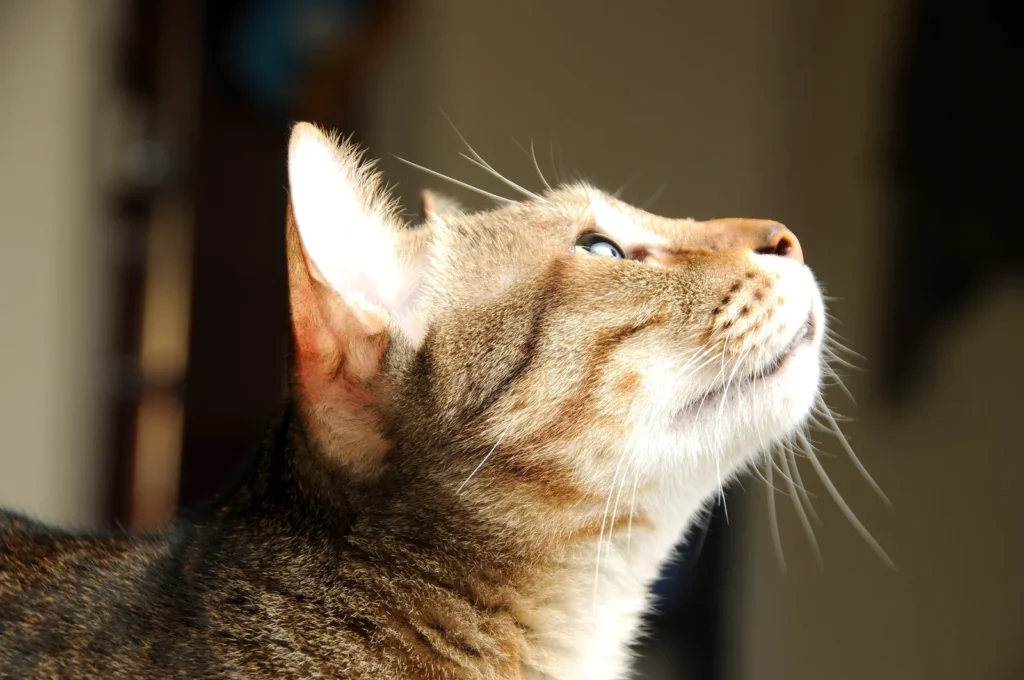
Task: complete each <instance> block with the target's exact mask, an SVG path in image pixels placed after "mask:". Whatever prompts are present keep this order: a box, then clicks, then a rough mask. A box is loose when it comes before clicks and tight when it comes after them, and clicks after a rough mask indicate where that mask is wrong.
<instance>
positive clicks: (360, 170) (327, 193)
mask: <svg viewBox="0 0 1024 680" xmlns="http://www.w3.org/2000/svg"><path fill="white" fill-rule="evenodd" d="M361 160H362V159H361V157H360V154H359V153H358V152H357V151H356V150H355V149H354V148H353V147H351V146H350V145H348V144H346V143H343V142H342V143H338V142H336V141H335V140H333V139H331V138H330V137H328V136H327V135H325V134H324V133H323V132H321V131H320V130H319V129H317V128H316V127H314V126H313V125H310V124H308V123H300V124H299V125H297V126H296V127H295V129H294V130H293V131H292V137H291V142H290V144H289V149H288V176H289V184H290V193H291V202H292V211H293V214H294V216H295V223H296V225H297V227H298V230H299V236H300V237H301V239H302V243H303V246H304V247H305V249H306V253H307V254H308V255H309V257H310V259H312V261H313V264H315V265H316V267H317V269H319V270H320V273H321V274H322V275H323V277H324V278H325V279H326V280H327V283H329V284H330V285H331V286H332V287H333V288H334V289H335V290H336V291H337V292H338V293H339V294H340V295H341V296H342V297H343V298H344V299H345V300H347V301H348V302H349V303H350V305H357V306H364V307H365V306H367V305H368V306H370V307H376V308H379V309H381V310H382V311H384V312H386V313H387V314H388V315H389V316H390V317H391V318H393V319H394V320H395V321H396V323H398V324H399V326H400V327H403V326H404V325H405V321H406V318H405V317H407V316H408V315H409V312H410V310H409V308H410V305H411V301H412V299H413V297H414V293H415V289H416V287H417V285H418V283H419V279H420V275H419V270H420V267H419V266H417V263H416V262H414V261H412V258H411V257H410V254H409V253H408V252H407V251H408V249H403V248H402V246H401V244H400V243H399V241H400V239H401V237H402V236H403V233H402V226H401V225H400V223H399V221H398V219H397V218H396V217H395V216H394V208H393V206H392V203H391V202H390V200H389V198H388V197H387V195H386V194H385V192H384V190H383V188H382V186H381V182H380V179H379V177H378V175H377V173H375V172H374V171H373V169H372V168H371V167H368V166H367V165H365V164H362V163H361Z"/></svg>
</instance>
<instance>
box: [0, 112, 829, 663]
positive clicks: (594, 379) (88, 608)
mask: <svg viewBox="0 0 1024 680" xmlns="http://www.w3.org/2000/svg"><path fill="white" fill-rule="evenodd" d="M294 134H295V136H294V137H293V158H292V163H293V165H294V164H296V163H301V162H302V160H301V157H297V156H296V154H298V153H300V152H299V151H295V148H296V144H297V143H299V142H302V141H303V140H305V141H306V142H308V143H309V144H314V145H319V147H318V148H330V149H332V150H333V151H331V153H333V154H334V160H335V161H336V162H337V164H338V167H340V168H341V174H343V175H344V176H345V178H346V179H347V181H348V183H349V184H350V185H351V187H352V189H351V190H352V191H353V192H354V195H355V196H356V199H357V200H356V204H358V207H359V209H360V210H361V213H360V215H359V219H361V220H363V221H364V222H367V223H370V222H372V223H373V224H374V225H380V228H381V229H383V230H386V231H387V232H388V233H389V234H390V236H391V237H392V239H393V240H392V243H393V245H394V253H393V254H395V260H396V261H397V262H398V263H399V264H400V265H401V266H400V269H401V271H403V272H404V271H412V270H414V269H416V268H419V269H417V271H419V270H420V269H421V270H423V271H425V272H427V273H426V274H425V275H424V279H422V281H421V282H420V283H419V284H417V286H418V287H417V292H416V294H415V296H414V298H415V304H414V305H412V308H414V309H415V311H414V313H413V314H412V316H413V317H415V322H410V323H407V324H406V325H405V326H401V324H400V323H399V321H398V320H397V319H398V318H399V315H398V314H397V313H392V312H393V311H394V310H393V309H391V308H389V307H388V305H387V304H385V303H383V302H381V300H382V299H383V296H378V297H375V296H374V295H373V294H366V295H360V296H357V295H354V294H353V295H350V294H349V291H347V290H339V287H338V286H336V285H333V284H332V283H330V282H329V281H335V280H336V279H333V278H332V277H331V276H330V275H329V274H330V273H331V272H326V271H321V269H320V267H321V266H323V263H325V262H327V263H329V262H330V261H331V256H332V255H331V253H326V254H324V253H320V252H311V251H310V246H309V243H308V242H306V240H307V236H306V234H307V232H308V231H309V230H310V229H312V227H307V231H303V229H301V228H300V226H301V225H300V224H299V222H298V221H297V220H296V217H295V216H296V215H298V216H299V220H302V219H306V218H305V217H303V215H304V213H302V212H301V211H289V216H288V221H287V230H286V234H287V249H288V262H289V282H290V283H289V285H290V291H291V307H292V319H293V357H292V376H293V385H292V397H291V399H290V400H289V401H288V403H287V404H286V405H285V407H284V409H283V413H282V415H281V417H280V419H279V421H278V422H277V423H276V424H275V425H274V426H273V428H272V430H271V432H270V435H269V436H268V438H267V442H266V444H265V446H264V447H263V448H262V450H261V451H260V452H259V453H258V455H256V456H255V457H254V458H253V460H252V462H251V464H250V466H249V468H248V469H247V470H246V472H245V473H244V474H243V475H242V476H241V478H240V481H239V483H238V484H237V485H236V487H235V488H233V489H231V490H229V491H228V492H226V493H224V494H223V495H222V496H221V497H220V498H218V499H217V501H216V502H215V503H213V504H212V505H211V507H210V509H209V511H208V512H207V513H206V514H204V515H203V516H202V517H200V518H198V519H196V520H191V521H184V520H182V521H179V522H177V523H175V524H174V525H173V526H171V527H169V528H168V529H167V530H166V531H164V532H161V533H159V534H154V535H125V534H121V533H113V534H109V535H91V536H79V535H72V534H69V533H65V532H63V531H60V530H56V529H52V528H49V527H44V526H42V525H40V524H37V523H35V522H32V521H30V520H28V519H25V518H23V517H20V516H18V515H14V514H11V513H2V514H0V676H2V677H10V678H15V677H18V678H21V677H32V678H58V677H60V678H69V677H96V678H129V677H132V678H141V677H145V678H163V677H181V678H243V677H244V678H256V679H260V678H267V679H269V678H351V679H364V678H365V679H369V678H422V679H428V678H429V679H441V678H445V679H448V678H450V679H452V680H455V679H457V678H458V679H461V678H541V677H548V678H554V677H559V678H570V677H588V676H587V674H588V673H590V671H585V670H581V669H584V668H586V667H587V666H586V665H585V663H586V659H585V658H584V657H585V656H586V654H587V653H584V657H580V656H579V654H577V651H574V650H577V648H579V647H580V646H581V645H582V646H584V647H585V645H586V644H589V641H588V640H586V639H583V638H587V637H588V636H589V637H594V639H597V638H596V635H597V633H596V632H595V631H594V630H591V629H589V628H587V626H588V625H589V623H588V622H589V620H590V619H589V618H588V617H590V611H589V609H588V607H590V605H591V601H590V597H589V596H590V593H591V584H592V582H593V578H594V573H595V572H594V567H595V546H596V545H597V544H598V542H599V541H600V540H601V539H602V538H603V539H604V540H605V541H608V540H615V541H619V540H620V539H622V538H623V537H624V536H625V535H626V534H627V533H629V534H630V539H629V540H630V541H631V542H632V543H633V544H635V546H637V547H638V549H639V550H647V549H650V550H652V551H654V552H657V551H658V550H662V552H664V550H667V549H668V547H670V544H671V542H673V541H674V540H675V539H676V538H678V536H679V534H680V532H681V530H682V529H684V528H685V522H686V521H689V519H690V518H692V515H693V513H695V512H696V511H698V510H699V508H700V504H701V503H703V502H704V500H705V499H706V498H707V496H708V495H709V494H712V493H714V491H715V489H717V488H718V484H719V482H720V480H721V478H722V475H727V474H730V473H732V472H733V471H735V470H736V469H737V468H738V467H739V466H740V465H742V464H743V463H744V462H745V461H746V460H747V456H749V454H752V453H754V451H746V450H745V451H744V452H743V456H739V455H737V456H734V457H730V458H723V460H722V462H721V463H720V467H721V469H718V470H716V465H715V463H713V462H711V461H713V460H714V459H713V458H708V459H707V460H702V461H696V460H695V461H692V462H691V463H690V464H688V466H687V467H685V470H684V469H683V468H680V469H679V470H677V471H676V473H674V474H676V475H677V477H678V478H679V479H681V480H682V481H683V482H685V484H686V485H688V486H686V487H685V488H687V489H693V492H692V495H693V498H692V499H685V500H686V502H685V503H683V504H682V505H681V506H680V507H681V508H682V509H681V510H680V511H679V512H680V513H682V514H679V513H676V514H671V513H669V515H668V516H667V515H666V513H665V512H663V511H661V510H659V508H660V507H661V506H660V505H659V504H660V503H661V501H660V500H656V499H657V498H660V496H658V494H660V493H662V492H663V491H664V485H665V482H664V479H663V477H664V476H665V473H664V472H663V471H660V469H659V471H657V472H654V473H652V474H649V475H648V474H646V472H645V471H644V470H638V471H637V472H636V475H637V476H636V482H635V491H633V489H632V488H629V489H627V494H626V495H627V496H628V495H629V493H630V492H632V494H633V500H632V501H630V502H626V501H625V500H624V501H623V502H622V503H621V507H620V509H619V510H618V513H617V514H616V515H615V516H611V517H610V516H609V512H608V505H609V487H610V484H611V483H612V482H613V479H614V478H613V477H612V475H611V471H612V470H613V469H615V467H616V463H617V461H618V462H620V463H621V459H620V450H621V448H622V446H623V443H624V442H625V441H627V440H628V439H629V437H631V436H632V433H634V432H635V430H636V429H637V422H638V421H639V419H640V416H641V414H643V413H646V412H648V411H650V410H651V409H652V408H653V407H652V406H650V403H651V402H650V395H649V391H650V388H649V385H650V381H651V379H652V378H651V376H650V374H648V373H646V372H645V369H644V367H645V366H646V365H648V364H650V363H651V361H653V360H654V359H656V358H659V357H676V356H682V355H683V350H686V351H689V350H690V349H692V348H711V349H713V350H714V351H715V352H716V355H715V356H717V357H721V363H722V366H723V367H725V366H726V362H728V366H729V368H730V370H731V369H732V368H733V367H734V366H735V367H736V369H737V371H735V372H736V373H738V374H746V373H755V374H756V373H757V372H758V371H763V372H766V369H764V368H763V365H764V364H765V359H766V355H770V354H771V353H770V352H768V351H767V350H765V351H764V352H761V351H757V352H752V351H748V350H750V348H751V347H754V346H755V345H756V344H757V343H761V344H762V345H764V344H765V343H767V342H768V341H769V340H771V338H772V337H774V336H771V337H770V336H769V335H766V333H767V332H768V331H767V330H766V329H771V328H773V326H772V324H773V323H776V321H777V319H778V318H779V317H778V316H777V314H781V312H778V310H779V309H782V307H781V306H782V305H784V304H785V301H784V300H780V299H779V298H780V296H781V295H782V293H781V292H780V289H779V288H778V287H779V285H781V284H780V283H779V281H780V276H782V274H780V273H779V271H781V270H773V269H771V268H770V267H769V268H765V267H762V266H758V265H756V263H755V261H754V259H752V258H751V255H750V253H751V252H753V251H756V250H757V249H758V248H761V247H762V246H763V244H764V243H765V241H766V238H768V236H769V235H770V234H771V233H774V230H777V229H778V225H776V224H775V223H773V222H767V221H757V220H716V221H709V222H693V221H691V220H668V219H665V218H660V217H656V216H653V215H650V214H648V213H645V212H642V211H640V210H637V209H635V208H631V207H629V206H627V205H625V204H622V203H619V202H618V201H615V199H613V198H611V197H609V196H606V195H604V194H599V192H596V190H593V189H590V188H589V187H585V186H582V185H579V186H569V187H562V188H558V189H555V190H552V191H549V192H547V193H545V195H544V196H543V199H542V200H529V201H526V202H523V203H516V204H511V205H509V206H507V207H502V208H499V209H496V210H492V211H487V212H482V213H473V214H467V213H463V212H462V211H461V210H460V209H459V208H458V206H457V205H455V204H453V203H451V202H449V201H447V200H445V199H440V198H435V197H433V196H430V195H428V196H427V197H426V199H425V206H424V207H425V211H426V213H427V215H426V220H425V222H424V223H423V224H422V225H419V226H416V227H407V226H404V225H401V224H399V223H398V220H397V217H396V216H395V215H396V213H395V211H394V210H393V208H392V206H391V205H390V203H389V202H388V200H387V198H386V197H385V196H383V195H382V194H381V192H380V189H379V185H378V180H377V178H376V177H375V176H374V175H373V174H371V173H370V172H369V170H367V168H366V166H360V165H359V164H358V162H359V161H358V158H357V157H356V156H355V152H354V151H353V150H352V149H351V148H349V147H348V146H346V145H344V144H339V143H338V142H336V140H333V139H328V138H327V137H326V136H324V135H322V134H321V133H320V132H319V131H317V130H315V129H313V128H312V127H310V126H305V125H302V126H299V127H298V128H297V129H296V132H295V133H294ZM295 182H296V179H295V176H293V192H294V191H295V190H296V189H295ZM295 195H296V194H294V193H293V202H294V201H295V200H296V199H295V198H294V197H295ZM595 196H596V197H597V198H595ZM303 200H305V199H303ZM595 201H596V202H595ZM598 203H599V204H600V205H601V206H603V207H601V208H596V207H595V205H597V204H598ZM609 206H610V207H609ZM297 207H301V206H297ZM609 210H611V211H613V212H614V214H615V220H618V221H621V222H622V224H620V225H619V227H618V228H619V229H620V231H621V230H622V229H626V231H628V232H629V234H630V236H629V238H628V239H626V240H628V241H630V243H628V244H625V243H623V244H622V245H624V247H625V248H626V249H627V250H628V252H627V253H626V254H627V256H628V259H626V260H613V259H610V258H601V257H590V256H586V255H579V254H574V253H573V252H572V244H573V242H574V241H575V239H576V237H577V236H578V235H579V234H580V233H582V232H586V231H590V230H603V229H604V227H605V226H606V225H604V224H603V223H602V220H604V219H605V217H604V216H605V213H607V212H608V211H609ZM342 221H343V222H344V220H342ZM623 225H626V226H623ZM374 228H376V227H374ZM611 231H614V229H612V230H611ZM310 233H312V232H310ZM314 235H315V234H314ZM359 238H361V237H360V236H359V234H356V233H353V234H352V235H351V239H353V240H352V241H351V243H352V244H353V248H358V247H360V246H361V242H360V241H359V240H358V239H359ZM794 243H795V239H794ZM797 247H798V246H797ZM373 252H375V251H373V250H372V248H370V247H369V246H367V250H366V257H367V259H368V261H369V264H368V265H367V266H368V268H369V269H368V271H369V275H371V276H372V275H373V274H374V272H375V271H377V269H375V264H374V262H373V258H374V257H375V255H374V254H373ZM428 252H429V253H430V256H429V257H427V256H426V255H425V254H426V253H428ZM787 266H788V265H787ZM794 267H796V265H795V264H794ZM786 271H788V270H786ZM794 271H796V270H795V269H794ZM403 276H404V274H403ZM423 281H425V283H424V282H423ZM371 287H372V286H371ZM374 290H376V289H375V288H374ZM363 292H365V291H363ZM371 293H372V291H371ZM815 294H816V289H815ZM799 318H800V321H801V322H802V321H803V318H804V317H803V316H800V317H799ZM816 320H817V317H816V316H813V315H812V321H816ZM797 325H799V324H797ZM811 326H812V327H811V331H810V332H811V334H812V335H811V337H813V333H814V332H815V329H814V328H813V324H811ZM780 328H781V326H780ZM403 329H405V331H407V332H405V331H403ZM775 331H777V332H778V333H782V332H783V331H782V330H779V329H778V328H776V329H775ZM775 331H773V332H775ZM785 332H786V333H795V332H796V327H792V328H790V327H789V326H786V330H785ZM759 334H760V335H759ZM407 336H408V337H407ZM773 341H774V340H773ZM787 342H788V337H787ZM680 364H681V361H680V362H677V364H676V366H677V367H678V366H679V365H680ZM707 371H710V373H708V374H707V375H709V376H711V375H718V374H719V367H718V365H717V364H716V365H714V366H713V367H710V368H708V369H707ZM701 375H703V374H701ZM766 379H767V378H766ZM708 381H709V384H708V385H707V386H703V383H701V385H702V386H699V388H694V393H693V395H692V396H693V397H694V399H696V398H699V397H700V395H701V394H704V395H705V398H707V394H708V393H709V392H711V393H712V394H714V387H715V385H712V384H711V382H713V381H710V378H709V379H708ZM719 382H722V381H721V380H719ZM801 389H802V388H801ZM816 389H817V386H816V384H815V385H810V386H807V388H806V390H807V391H809V392H813V391H814V390H816ZM713 398H714V397H713V396H712V400H713ZM723 398H724V397H723ZM694 399H689V398H688V399H687V400H686V401H691V402H692V401H694ZM701 402H703V400H701ZM691 406H692V404H691ZM678 408H679V409H685V408H687V406H686V405H685V404H679V405H678ZM708 408H709V409H711V407H708ZM717 408H718V407H717V406H715V407H714V409H717ZM795 424H796V423H789V421H788V420H787V421H786V425H785V427H791V426H793V425H795ZM780 427H782V426H780ZM783 429H784V428H783ZM780 433H781V430H780ZM496 442H500V445H498V444H496ZM481 461H483V464H482V463H481ZM651 466H652V470H654V469H655V466H654V464H653V463H652V464H651ZM631 474H632V473H631ZM630 481H631V482H632V477H631V478H630ZM630 486H631V487H632V486H633V485H632V483H631V485H630ZM680 488H682V487H680ZM674 493H675V492H673V494H674ZM627 505H628V510H624V509H621V508H626V507H627ZM616 506H620V504H619V503H618V502H616ZM673 512H675V511H673ZM677 515H678V516H677ZM684 515H685V516H684ZM663 543H664V546H665V547H664V550H663V548H661V547H657V546H661V545H662V544H663ZM609 545H611V544H609ZM616 546H617V547H616V550H618V549H619V547H618V546H619V544H618V543H616ZM651 546H654V547H651ZM623 554H625V553H623ZM657 554H658V555H660V557H658V558H657V559H652V560H648V561H646V562H640V561H637V562H636V563H635V564H634V563H632V562H628V560H627V562H625V563H627V564H630V565H631V566H629V567H628V568H626V567H623V569H624V570H625V571H624V572H623V573H624V574H626V575H627V576H626V577H624V578H626V579H627V580H629V581H630V583H632V582H633V581H635V582H636V584H637V585H636V588H638V589H639V590H638V591H637V592H638V593H639V594H638V595H637V598H639V599H637V600H636V602H637V604H636V605H635V606H636V607H639V608H640V609H642V607H643V598H644V597H645V595H644V594H643V593H645V592H646V587H647V585H648V584H649V583H650V581H651V580H652V579H653V578H654V576H655V575H656V573H657V570H658V567H659V566H660V561H661V560H663V559H664V555H662V553H661V552H658V553H657ZM622 559H623V560H626V558H622ZM616 578H618V577H616ZM629 587H631V588H632V587H633V586H632V585H630V586H629ZM581 592H582V593H585V594H586V595H585V596H583V597H581V596H580V593H581ZM630 592H632V591H630ZM598 599H600V597H595V603H596V601H597V600H598ZM609 601H610V600H609ZM630 602H632V600H630ZM595 606H597V605H596V604H595ZM630 606H633V605H630ZM638 616H639V610H638V611H636V612H634V611H633V610H630V611H629V612H627V613H626V614H623V615H622V619H623V621H625V623H624V624H623V625H625V626H626V627H627V628H628V630H627V631H626V632H625V633H623V634H622V635H623V636H624V637H623V639H622V645H621V646H622V647H623V648H622V649H621V650H618V649H616V650H609V651H608V653H609V654H610V655H611V656H610V657H609V658H610V661H608V665H607V668H608V671H607V673H608V674H607V677H620V676H621V674H622V672H623V671H624V668H625V667H624V663H625V660H626V659H627V658H628V650H626V649H625V645H627V644H628V643H629V642H630V640H631V637H632V635H634V634H635V628H636V618H637V617H638ZM630 631H632V632H630ZM560 636H561V637H560ZM574 654H575V655H576V656H574ZM581 659H582V660H581ZM601 663H602V664H603V663H604V662H601ZM591 667H592V668H594V667H600V668H604V666H600V665H599V666H591ZM601 675H602V677H604V674H603V671H602V672H601ZM592 677H596V675H595V676H592Z"/></svg>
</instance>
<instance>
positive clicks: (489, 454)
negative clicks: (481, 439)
mask: <svg viewBox="0 0 1024 680" xmlns="http://www.w3.org/2000/svg"><path fill="white" fill-rule="evenodd" d="M510 427H512V423H509V424H508V425H506V426H505V429H504V430H502V432H501V434H500V435H499V436H498V441H496V442H494V446H492V447H491V450H490V451H488V452H487V455H486V456H484V458H483V460H481V461H480V463H479V464H478V465H477V466H476V467H475V468H473V471H472V472H470V473H469V477H466V479H465V480H464V481H463V482H462V484H459V488H458V489H456V490H455V493H462V487H464V486H466V484H468V483H469V480H471V479H473V475H475V474H476V473H477V472H479V471H480V468H482V467H483V466H484V463H486V462H487V459H488V458H490V457H491V454H492V453H494V452H495V450H496V449H497V448H498V444H500V443H501V440H502V439H504V438H505V435H506V434H508V429H509V428H510Z"/></svg>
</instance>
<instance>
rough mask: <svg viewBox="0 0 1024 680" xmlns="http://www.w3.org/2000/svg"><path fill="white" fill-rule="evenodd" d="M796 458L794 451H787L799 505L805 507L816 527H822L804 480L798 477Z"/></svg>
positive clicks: (798, 468)
mask: <svg viewBox="0 0 1024 680" xmlns="http://www.w3.org/2000/svg"><path fill="white" fill-rule="evenodd" d="M796 456H797V453H796V450H795V449H789V458H790V466H789V469H790V470H791V471H792V473H793V481H794V482H795V483H796V485H797V487H796V488H797V492H798V493H799V494H800V501H801V503H802V504H803V505H806V506H807V512H808V513H809V514H810V516H811V517H813V518H814V521H815V523H817V525H818V526H824V524H823V523H822V521H821V518H820V517H818V513H817V511H815V509H814V505H813V504H812V503H811V498H810V496H811V494H810V492H809V491H808V490H807V487H806V485H804V480H803V479H802V478H801V476H800V464H799V463H798V461H797V459H796Z"/></svg>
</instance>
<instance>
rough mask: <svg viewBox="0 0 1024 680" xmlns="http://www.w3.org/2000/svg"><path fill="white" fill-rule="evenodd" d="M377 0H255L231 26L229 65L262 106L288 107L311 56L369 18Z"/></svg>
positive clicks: (272, 107) (302, 78) (237, 81)
mask: <svg viewBox="0 0 1024 680" xmlns="http://www.w3.org/2000/svg"><path fill="white" fill-rule="evenodd" d="M373 1H374V0H253V2H251V3H248V4H247V5H245V6H244V9H242V10H241V11H240V12H239V14H238V16H237V17H236V18H235V19H234V21H233V25H232V26H231V27H230V28H229V29H228V39H227V45H226V46H227V54H226V60H227V64H226V65H227V70H228V74H229V76H230V77H231V79H232V80H234V81H235V82H236V83H237V84H238V85H239V86H240V87H241V88H242V90H243V91H244V92H245V93H246V94H247V95H249V96H250V97H252V98H253V99H254V100H255V101H256V102H257V103H258V104H259V105H260V106H262V107H266V108H271V109H277V110H280V109H287V108H288V107H289V106H290V104H291V103H292V102H293V101H295V99H296V96H297V94H298V91H297V88H299V87H300V86H301V84H302V82H303V81H304V76H305V74H306V72H307V70H308V69H309V67H310V64H311V62H312V61H313V60H314V59H315V58H316V57H317V56H318V55H319V54H321V53H322V52H323V50H324V49H325V48H327V47H328V46H330V45H332V44H335V43H337V42H338V41H340V40H344V39H345V37H346V36H347V35H351V34H352V33H353V32H355V31H356V30H357V29H358V28H359V26H360V24H361V23H362V22H363V21H364V20H365V18H366V16H367V14H368V9H369V7H370V5H371V4H372V3H373Z"/></svg>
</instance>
